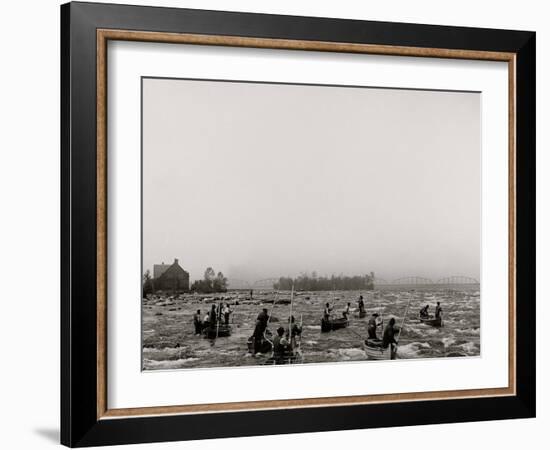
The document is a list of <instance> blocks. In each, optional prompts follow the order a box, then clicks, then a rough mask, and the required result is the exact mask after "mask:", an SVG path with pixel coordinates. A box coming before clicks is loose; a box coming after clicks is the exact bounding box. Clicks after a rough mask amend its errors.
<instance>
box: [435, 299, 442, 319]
mask: <svg viewBox="0 0 550 450" xmlns="http://www.w3.org/2000/svg"><path fill="white" fill-rule="evenodd" d="M442 313H443V308H441V303H440V302H437V306H436V307H435V318H436V319H439V318H440V317H441V314H442Z"/></svg>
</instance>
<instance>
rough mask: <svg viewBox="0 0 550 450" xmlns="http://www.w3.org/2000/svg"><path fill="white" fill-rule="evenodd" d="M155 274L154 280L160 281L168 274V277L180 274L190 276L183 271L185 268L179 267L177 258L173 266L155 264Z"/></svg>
mask: <svg viewBox="0 0 550 450" xmlns="http://www.w3.org/2000/svg"><path fill="white" fill-rule="evenodd" d="M157 269H158V270H157ZM153 273H154V278H156V279H159V278H160V277H162V276H163V275H164V274H166V275H167V276H170V275H172V276H173V275H175V274H178V273H179V274H182V273H184V274H187V275H189V273H188V272H186V271H185V270H183V268H182V267H181V266H180V265H179V261H178V259H177V258H175V259H174V262H173V263H172V264H164V263H162V264H155V265H154V266H153Z"/></svg>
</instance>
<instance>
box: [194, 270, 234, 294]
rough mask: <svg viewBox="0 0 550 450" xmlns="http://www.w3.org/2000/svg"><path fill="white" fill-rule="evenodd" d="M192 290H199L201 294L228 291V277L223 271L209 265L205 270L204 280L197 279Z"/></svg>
mask: <svg viewBox="0 0 550 450" xmlns="http://www.w3.org/2000/svg"><path fill="white" fill-rule="evenodd" d="M191 291H193V292H199V293H201V294H213V293H216V292H227V278H226V277H224V275H223V273H221V272H218V274H217V275H216V272H215V271H214V269H212V267H208V268H207V269H206V270H205V271H204V278H203V279H202V280H196V281H194V282H193V284H192V285H191Z"/></svg>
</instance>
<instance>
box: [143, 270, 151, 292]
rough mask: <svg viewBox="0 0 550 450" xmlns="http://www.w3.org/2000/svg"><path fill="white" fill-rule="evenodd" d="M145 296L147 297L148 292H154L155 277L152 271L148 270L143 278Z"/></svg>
mask: <svg viewBox="0 0 550 450" xmlns="http://www.w3.org/2000/svg"><path fill="white" fill-rule="evenodd" d="M142 288H143V297H147V294H152V293H153V279H152V278H151V272H149V270H146V271H145V273H144V274H143V279H142Z"/></svg>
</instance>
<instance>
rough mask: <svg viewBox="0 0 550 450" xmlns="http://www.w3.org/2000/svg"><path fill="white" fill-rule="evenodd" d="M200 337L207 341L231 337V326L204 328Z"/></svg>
mask: <svg viewBox="0 0 550 450" xmlns="http://www.w3.org/2000/svg"><path fill="white" fill-rule="evenodd" d="M202 335H203V336H204V337H205V338H207V339H216V338H219V337H228V336H231V325H225V324H223V325H222V324H220V325H215V326H213V327H206V328H204V329H203V330H202Z"/></svg>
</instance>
